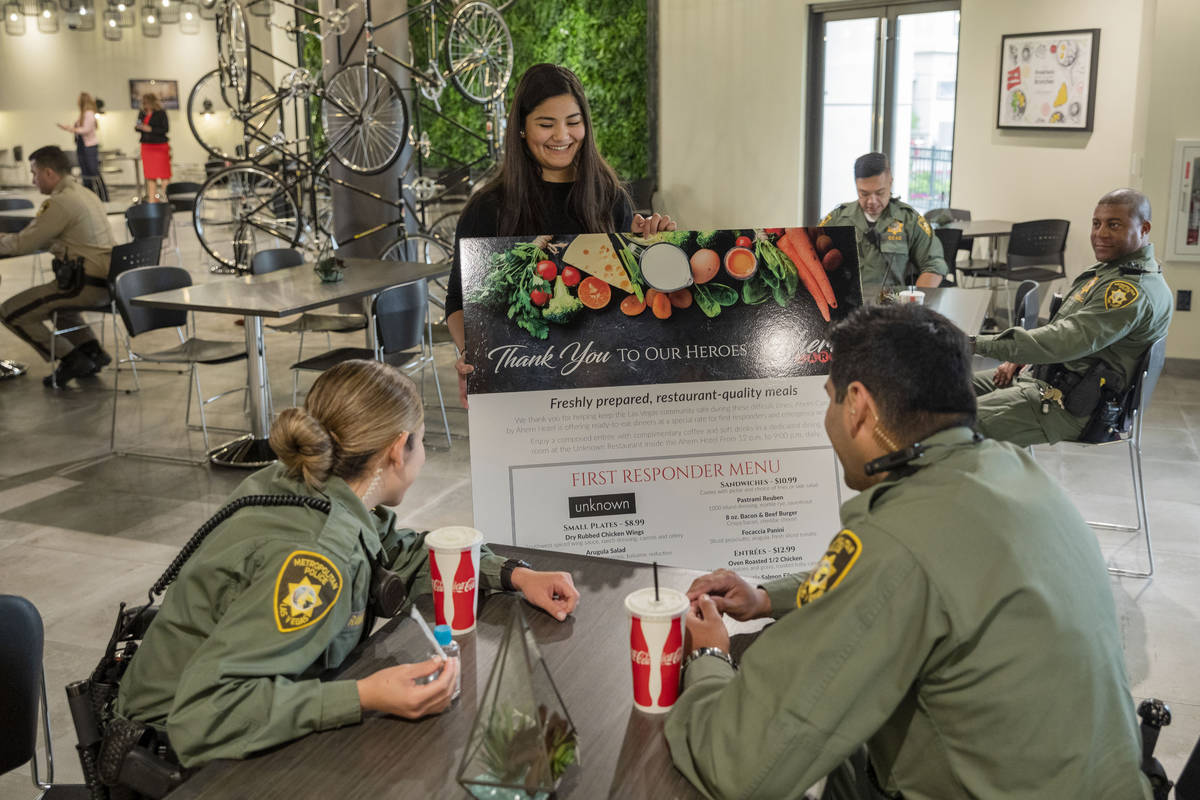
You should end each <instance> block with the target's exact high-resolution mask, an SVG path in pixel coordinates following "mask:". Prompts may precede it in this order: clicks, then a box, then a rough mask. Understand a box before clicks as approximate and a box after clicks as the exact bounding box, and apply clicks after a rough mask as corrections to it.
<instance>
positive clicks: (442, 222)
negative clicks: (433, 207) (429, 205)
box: [429, 211, 462, 248]
mask: <svg viewBox="0 0 1200 800" xmlns="http://www.w3.org/2000/svg"><path fill="white" fill-rule="evenodd" d="M460 216H462V212H460V211H451V212H450V213H448V214H442V215H441V216H440V217H438V218H437V219H435V220H434V221H433V224H432V225H430V226H429V234H430V235H431V236H433V238H435V239H437V240H438V241H439V242H441V243H442V244H444V245H447V246H448V247H451V248H453V247H454V234H455V232H456V231H457V230H458V218H459V217H460Z"/></svg>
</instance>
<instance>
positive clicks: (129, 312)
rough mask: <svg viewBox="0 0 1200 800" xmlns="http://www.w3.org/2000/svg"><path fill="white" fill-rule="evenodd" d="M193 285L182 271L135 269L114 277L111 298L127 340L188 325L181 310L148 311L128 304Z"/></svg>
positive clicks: (146, 308) (179, 268) (188, 276)
mask: <svg viewBox="0 0 1200 800" xmlns="http://www.w3.org/2000/svg"><path fill="white" fill-rule="evenodd" d="M191 285H192V276H191V275H189V274H188V271H187V270H186V269H183V268H182V267H138V268H137V269H131V270H129V271H127V272H122V273H121V274H120V275H118V276H117V280H116V283H115V285H114V288H113V297H114V299H115V300H116V301H117V311H118V313H120V315H121V321H122V322H124V323H125V328H126V330H128V331H129V335H130V336H137V335H138V334H140V333H145V332H146V331H156V330H158V329H159V328H178V327H181V326H183V325H186V324H187V312H186V311H184V310H183V309H178V310H176V309H170V308H148V307H146V306H135V305H133V303H131V302H130V301H131V300H132V299H133V298H135V297H141V296H142V295H144V294H154V293H155V292H166V291H170V290H171V289H182V288H184V287H185V286H191Z"/></svg>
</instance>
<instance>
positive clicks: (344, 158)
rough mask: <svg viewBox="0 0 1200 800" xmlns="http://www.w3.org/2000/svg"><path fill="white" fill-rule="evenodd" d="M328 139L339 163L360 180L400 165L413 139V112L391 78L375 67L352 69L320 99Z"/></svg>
mask: <svg viewBox="0 0 1200 800" xmlns="http://www.w3.org/2000/svg"><path fill="white" fill-rule="evenodd" d="M321 119H322V121H323V122H324V123H325V139H326V141H327V142H328V143H329V149H330V151H331V152H332V153H333V157H334V158H336V159H337V160H338V163H339V164H341V165H342V166H344V167H345V168H346V169H348V170H350V171H351V172H357V173H359V174H360V175H374V174H375V173H377V172H383V171H384V170H385V169H387V168H388V167H390V166H391V165H392V164H393V163H395V161H396V158H397V157H398V156H399V155H400V151H401V150H402V149H404V143H405V141H406V140H407V138H408V106H407V105H405V103H404V96H403V95H401V94H400V87H398V86H397V85H396V82H395V81H394V80H392V76H391V75H388V74H387V73H386V72H384V71H383V70H381V69H379V67H376V66H375V65H374V64H370V65H368V64H363V63H358V64H350V65H348V66H347V67H345V68H344V69H341V70H339V71H338V72H336V73H334V76H333V77H332V78H330V79H329V83H328V84H326V85H325V90H324V91H323V92H322V93H321Z"/></svg>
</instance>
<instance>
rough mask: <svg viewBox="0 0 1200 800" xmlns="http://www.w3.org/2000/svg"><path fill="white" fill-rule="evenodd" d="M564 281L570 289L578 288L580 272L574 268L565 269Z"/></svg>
mask: <svg viewBox="0 0 1200 800" xmlns="http://www.w3.org/2000/svg"><path fill="white" fill-rule="evenodd" d="M562 279H563V283H565V284H566V285H567V287H568V288H573V287H575V286H578V285H579V280H580V275H579V270H577V269H575V268H574V267H563V274H562Z"/></svg>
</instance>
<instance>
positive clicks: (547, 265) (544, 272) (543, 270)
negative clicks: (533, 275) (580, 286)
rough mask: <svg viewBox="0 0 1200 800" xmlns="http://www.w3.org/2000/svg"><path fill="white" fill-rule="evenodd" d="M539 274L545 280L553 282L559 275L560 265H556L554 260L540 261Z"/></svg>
mask: <svg viewBox="0 0 1200 800" xmlns="http://www.w3.org/2000/svg"><path fill="white" fill-rule="evenodd" d="M537 274H538V275H540V276H541V277H542V279H543V280H546V281H549V282H550V283H553V282H554V279H555V278H557V277H558V267H557V266H555V264H554V262H553V261H539V262H538V263H537ZM568 285H569V284H568Z"/></svg>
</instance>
